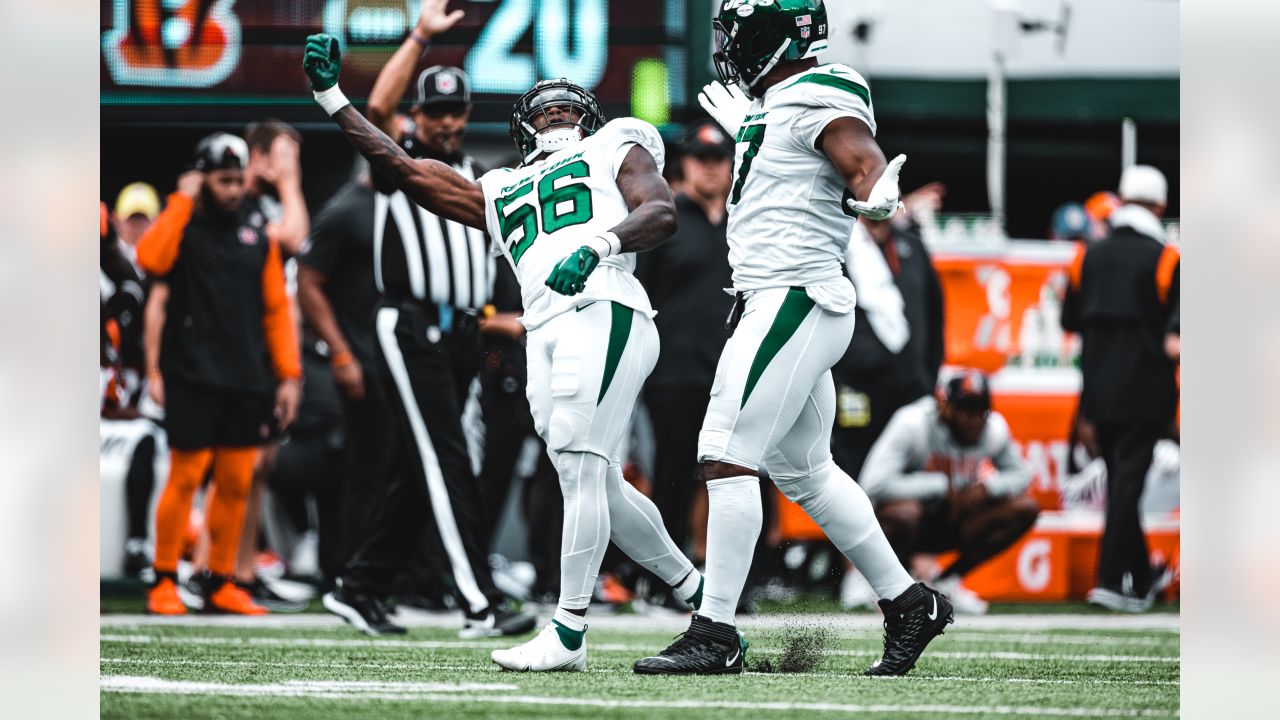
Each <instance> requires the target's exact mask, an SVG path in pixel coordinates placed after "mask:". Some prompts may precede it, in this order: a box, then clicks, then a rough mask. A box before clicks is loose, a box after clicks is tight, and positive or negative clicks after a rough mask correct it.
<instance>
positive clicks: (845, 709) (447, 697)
mask: <svg viewBox="0 0 1280 720" xmlns="http://www.w3.org/2000/svg"><path fill="white" fill-rule="evenodd" d="M100 687H101V689H102V690H103V691H104V692H118V693H153V694H166V695H220V696H229V697H261V696H270V697H306V698H323V699H350V700H374V699H380V700H406V701H416V702H424V701H425V702H439V703H477V704H485V703H488V704H501V705H542V706H559V707H566V706H578V707H595V708H608V709H623V708H626V709H664V710H705V709H721V710H751V711H761V710H765V711H787V710H801V711H811V712H833V713H857V714H870V715H884V714H886V713H904V714H906V713H909V714H913V715H980V716H990V715H1032V716H1048V717H1098V718H1110V717H1171V716H1174V715H1176V712H1166V711H1158V710H1149V709H1130V708H1045V707H1025V706H1012V705H942V704H922V705H891V704H875V705H853V704H842V703H807V702H795V703H791V702H743V701H733V700H607V699H603V698H581V697H577V698H570V697H555V696H543V695H497V694H495V695H474V694H466V693H469V692H472V691H476V690H480V691H492V690H506V689H509V688H510V686H485V685H470V686H469V685H463V684H459V685H448V684H442V683H395V682H371V683H360V682H325V681H298V682H281V683H269V684H267V683H264V684H252V685H248V684H246V685H237V684H224V683H212V682H191V681H182V680H162V679H159V678H151V677H133V676H111V675H108V676H104V677H103V678H102V679H101V681H100ZM429 688H435V689H429ZM451 692H452V693H456V694H449V693H451Z"/></svg>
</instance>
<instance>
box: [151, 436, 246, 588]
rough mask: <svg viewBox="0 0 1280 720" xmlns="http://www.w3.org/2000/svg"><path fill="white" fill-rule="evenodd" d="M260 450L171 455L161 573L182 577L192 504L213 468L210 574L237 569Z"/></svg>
mask: <svg viewBox="0 0 1280 720" xmlns="http://www.w3.org/2000/svg"><path fill="white" fill-rule="evenodd" d="M258 452H259V449H258V448H256V447H248V448H205V449H201V450H176V449H175V450H171V451H170V460H169V482H168V484H167V485H165V488H164V492H163V493H162V494H161V495H160V503H159V505H158V506H157V507H156V560H155V569H156V572H176V571H177V569H178V558H179V556H180V555H181V554H182V539H183V537H184V535H185V531H186V528H187V522H188V520H189V518H190V515H191V500H192V498H193V497H194V496H195V493H196V490H197V489H199V487H200V483H201V482H203V481H204V476H205V473H207V472H208V471H209V465H210V464H211V463H212V465H213V486H214V488H216V490H217V491H216V492H214V493H213V494H212V498H211V499H210V501H209V506H208V507H207V508H206V509H205V522H206V523H207V524H208V527H209V541H210V547H209V571H210V572H212V573H214V574H216V575H231V573H232V572H233V571H234V570H235V564H236V549H237V546H238V545H239V542H240V529H241V526H243V525H244V509H245V504H246V501H247V499H248V493H249V486H250V484H251V483H252V482H253V467H254V464H255V463H256V462H257V459H258Z"/></svg>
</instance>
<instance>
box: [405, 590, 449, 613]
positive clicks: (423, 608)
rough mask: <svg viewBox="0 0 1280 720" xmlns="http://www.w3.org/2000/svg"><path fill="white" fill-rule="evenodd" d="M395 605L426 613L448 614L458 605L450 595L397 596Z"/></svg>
mask: <svg viewBox="0 0 1280 720" xmlns="http://www.w3.org/2000/svg"><path fill="white" fill-rule="evenodd" d="M396 605H397V607H400V608H406V609H409V610H417V611H419V612H428V613H439V612H450V611H453V610H457V609H458V603H457V601H455V600H454V599H453V596H451V595H427V594H413V595H398V596H396Z"/></svg>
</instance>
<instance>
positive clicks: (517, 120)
mask: <svg viewBox="0 0 1280 720" xmlns="http://www.w3.org/2000/svg"><path fill="white" fill-rule="evenodd" d="M552 108H559V109H560V111H561V112H560V113H559V114H558V115H557V116H556V117H555V118H553V117H552V114H551V110H552ZM539 117H541V118H542V120H543V121H544V122H543V123H542V127H541V128H538V126H537V124H535V122H534V121H535V120H537V119H538V118H539ZM604 123H605V119H604V115H603V113H601V112H600V106H599V105H598V104H597V103H596V100H595V98H594V97H592V95H591V93H589V92H587V91H586V90H584V89H583V88H581V87H579V86H577V85H575V84H573V83H571V82H569V81H568V80H563V79H561V80H544V81H543V82H540V83H538V84H537V85H534V86H533V88H532V89H531V90H529V92H527V93H525V94H524V96H523V97H521V98H520V100H519V101H517V102H516V106H515V110H514V111H513V112H512V115H511V139H512V141H513V142H515V144H516V148H517V149H518V150H519V151H520V157H521V158H522V159H523V161H524V163H526V164H527V163H529V162H532V161H533V160H534V159H535V158H536V157H538V156H539V155H542V156H544V157H545V156H546V155H550V154H551V153H553V152H556V151H558V150H563V149H564V148H567V147H571V146H572V145H575V144H577V143H579V142H581V141H582V140H584V139H586V138H587V137H590V136H591V135H592V134H594V133H595V131H596V130H599V129H600V127H601V126H603V125H604Z"/></svg>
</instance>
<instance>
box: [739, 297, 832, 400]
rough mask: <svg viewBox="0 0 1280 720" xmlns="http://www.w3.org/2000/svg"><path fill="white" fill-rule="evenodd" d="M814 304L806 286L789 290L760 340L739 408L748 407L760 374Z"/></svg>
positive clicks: (798, 326)
mask: <svg viewBox="0 0 1280 720" xmlns="http://www.w3.org/2000/svg"><path fill="white" fill-rule="evenodd" d="M813 304H814V303H813V300H811V299H809V294H808V293H806V292H805V291H804V288H791V289H790V290H788V291H787V297H786V298H784V299H783V301H782V305H781V306H780V307H779V308H778V314H777V316H776V317H774V319H773V325H771V326H770V327H769V332H767V333H765V336H764V340H762V341H760V349H759V350H757V351H756V357H755V359H754V360H752V361H751V370H750V371H748V372H747V386H746V388H744V389H743V391H742V404H740V405H738V409H739V410H741V409H742V408H744V407H746V405H747V398H749V397H751V391H752V390H754V389H755V387H756V383H757V382H759V380H760V376H761V375H763V374H764V369H765V368H766V367H768V366H769V363H770V362H772V361H773V358H774V356H776V355H777V354H778V352H779V351H780V350H782V346H783V345H786V344H787V341H788V340H790V339H791V336H792V335H795V334H796V330H797V329H799V328H800V323H802V322H804V319H805V318H806V317H808V315H809V311H810V310H811V309H813Z"/></svg>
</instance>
